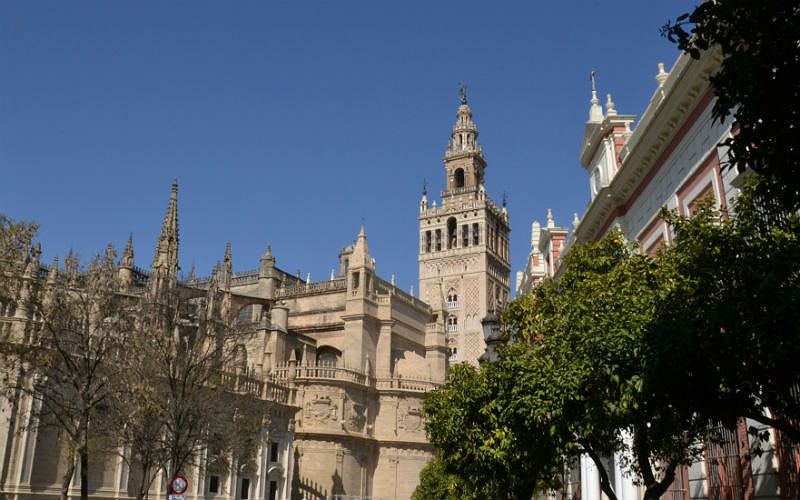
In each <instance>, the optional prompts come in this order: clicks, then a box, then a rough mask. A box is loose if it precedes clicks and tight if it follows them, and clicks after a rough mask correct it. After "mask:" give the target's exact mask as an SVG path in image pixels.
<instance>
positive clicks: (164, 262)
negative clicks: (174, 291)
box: [149, 177, 178, 291]
mask: <svg viewBox="0 0 800 500" xmlns="http://www.w3.org/2000/svg"><path fill="white" fill-rule="evenodd" d="M177 280H178V178H177V177H176V178H175V180H174V181H173V183H172V193H171V194H170V197H169V204H168V205H167V213H166V214H165V215H164V222H163V224H162V225H161V235H160V236H159V237H158V243H157V244H156V252H155V255H154V256H153V264H152V265H151V266H150V280H149V281H150V283H151V287H155V288H151V289H152V290H153V291H159V290H161V289H163V288H164V287H165V286H167V287H171V286H173V285H174V284H175V283H177Z"/></svg>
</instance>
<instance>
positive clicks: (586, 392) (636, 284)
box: [503, 231, 706, 499]
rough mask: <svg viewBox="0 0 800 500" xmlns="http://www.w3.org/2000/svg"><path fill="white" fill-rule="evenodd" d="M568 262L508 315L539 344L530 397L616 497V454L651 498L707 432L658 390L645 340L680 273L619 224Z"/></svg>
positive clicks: (533, 408)
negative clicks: (611, 465) (611, 464)
mask: <svg viewBox="0 0 800 500" xmlns="http://www.w3.org/2000/svg"><path fill="white" fill-rule="evenodd" d="M564 266H565V272H564V273H563V274H562V275H561V276H560V277H559V278H557V279H556V280H554V281H545V282H544V283H542V284H540V286H539V287H537V288H536V289H535V290H534V291H533V292H532V293H531V294H528V295H525V296H522V297H519V298H517V299H516V300H514V301H513V302H512V303H511V304H510V305H509V307H508V308H507V309H506V311H505V312H504V314H503V319H504V321H505V323H506V325H507V326H508V327H509V328H510V331H511V333H512V335H513V336H514V338H515V340H516V341H517V342H518V343H523V342H524V343H531V344H533V345H534V346H537V347H536V348H535V349H534V350H533V351H532V353H531V355H530V359H529V361H528V362H527V366H528V369H527V373H528V379H530V380H529V381H526V382H527V383H526V384H524V385H525V388H524V389H521V390H522V391H524V393H525V396H524V397H523V398H522V401H524V404H526V405H530V410H529V411H530V412H531V413H532V414H539V415H541V414H544V415H546V416H547V417H548V418H549V422H550V424H551V426H552V430H551V433H552V434H557V435H564V436H566V439H571V440H572V442H573V446H572V447H571V448H569V447H568V448H566V449H567V451H569V452H571V453H573V454H579V453H586V454H588V455H589V456H590V457H591V458H592V460H593V461H594V462H595V464H596V465H597V468H598V470H599V472H600V479H601V487H602V489H603V491H604V493H605V494H606V495H607V496H608V497H609V498H616V495H615V492H614V491H613V489H612V487H611V481H610V480H609V474H608V471H607V470H606V467H605V464H604V463H603V460H602V458H603V457H610V456H613V455H614V453H616V452H623V454H622V456H623V457H627V459H628V461H627V463H626V464H625V465H626V466H627V467H628V468H630V469H631V470H632V471H633V472H635V473H636V475H637V476H638V477H639V478H640V482H641V484H642V485H643V486H644V488H645V492H644V498H646V499H650V498H659V497H660V496H661V495H662V494H663V493H664V492H665V491H666V489H667V488H668V487H669V485H670V484H671V483H672V481H673V479H674V471H675V468H676V467H677V466H678V465H679V464H682V463H686V462H688V461H690V460H691V459H692V458H693V457H694V456H696V454H697V453H699V451H700V450H699V449H698V448H697V446H696V445H695V443H696V442H697V439H698V438H699V437H701V436H702V435H703V434H704V433H705V432H706V425H705V421H701V420H699V419H698V418H697V417H696V416H695V415H693V414H692V413H691V412H680V411H678V409H676V408H675V407H674V406H673V405H671V402H670V401H669V400H668V399H665V398H663V397H662V396H661V395H660V394H658V393H656V392H653V391H652V390H650V378H651V356H650V353H649V352H648V344H647V342H646V339H647V337H648V336H649V335H650V331H651V326H652V322H653V319H654V318H655V317H656V315H657V311H658V307H659V304H660V299H661V297H662V296H663V294H665V293H667V292H668V291H669V289H670V287H671V286H672V283H674V280H673V279H672V271H671V270H670V269H668V268H664V267H661V266H659V265H658V263H657V262H656V261H655V260H654V259H652V258H651V257H649V256H647V255H642V254H640V253H639V252H638V249H637V247H636V245H634V244H629V243H627V242H626V241H625V239H624V236H623V235H622V234H621V233H619V232H616V231H612V232H611V233H610V234H609V235H608V236H606V237H605V238H604V239H603V240H601V241H599V242H591V243H586V244H583V245H576V246H573V247H572V248H571V249H570V253H569V254H568V256H567V257H566V261H565V263H564Z"/></svg>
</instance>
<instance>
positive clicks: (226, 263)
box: [220, 240, 233, 290]
mask: <svg viewBox="0 0 800 500" xmlns="http://www.w3.org/2000/svg"><path fill="white" fill-rule="evenodd" d="M232 283H233V262H232V259H231V240H228V244H227V245H226V246H225V256H224V257H223V258H222V278H221V279H220V284H221V285H222V286H223V288H224V289H225V290H230V287H231V284H232Z"/></svg>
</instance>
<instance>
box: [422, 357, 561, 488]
mask: <svg viewBox="0 0 800 500" xmlns="http://www.w3.org/2000/svg"><path fill="white" fill-rule="evenodd" d="M527 351H530V347H529V346H526V345H523V344H519V345H516V346H512V347H510V348H509V349H508V350H505V351H503V352H501V353H500V357H499V359H498V360H497V361H492V362H487V363H485V364H483V365H482V366H481V367H480V369H477V368H475V367H473V366H471V365H469V364H466V363H462V364H458V365H455V366H453V367H451V368H450V370H449V371H448V375H447V382H446V383H445V384H444V385H442V386H441V387H439V388H437V389H435V390H434V391H431V392H429V393H428V394H427V395H426V397H425V402H424V410H425V415H426V417H427V421H426V425H425V429H426V431H427V434H428V438H429V440H430V442H431V444H433V445H434V446H435V447H436V448H437V450H438V455H437V457H438V460H439V461H440V462H441V467H442V470H443V471H444V472H445V473H446V474H453V475H455V476H457V477H458V482H457V483H456V486H457V487H458V488H459V489H460V491H472V492H474V494H475V495H476V497H478V496H481V495H485V494H487V491H486V488H487V487H488V488H489V492H488V493H489V494H490V496H491V497H492V498H505V499H510V500H514V499H528V498H531V496H532V495H533V493H534V492H535V491H540V490H544V489H547V488H551V487H554V486H556V484H557V483H556V477H557V475H558V473H559V470H560V467H561V463H562V462H561V458H562V455H563V450H562V448H561V444H562V443H561V442H560V441H559V439H558V438H559V436H557V435H551V429H550V425H548V424H547V423H546V421H545V420H546V418H545V417H544V416H543V415H534V414H532V413H531V411H530V410H531V406H530V405H527V404H524V401H522V400H521V397H523V394H525V387H524V385H525V380H522V377H525V376H527V375H529V372H528V367H527V363H526V360H527V358H526V356H525V355H524V354H525V352H527Z"/></svg>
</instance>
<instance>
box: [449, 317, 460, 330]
mask: <svg viewBox="0 0 800 500" xmlns="http://www.w3.org/2000/svg"><path fill="white" fill-rule="evenodd" d="M447 331H448V332H457V331H458V318H456V317H453V316H451V317H449V318H447Z"/></svg>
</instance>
